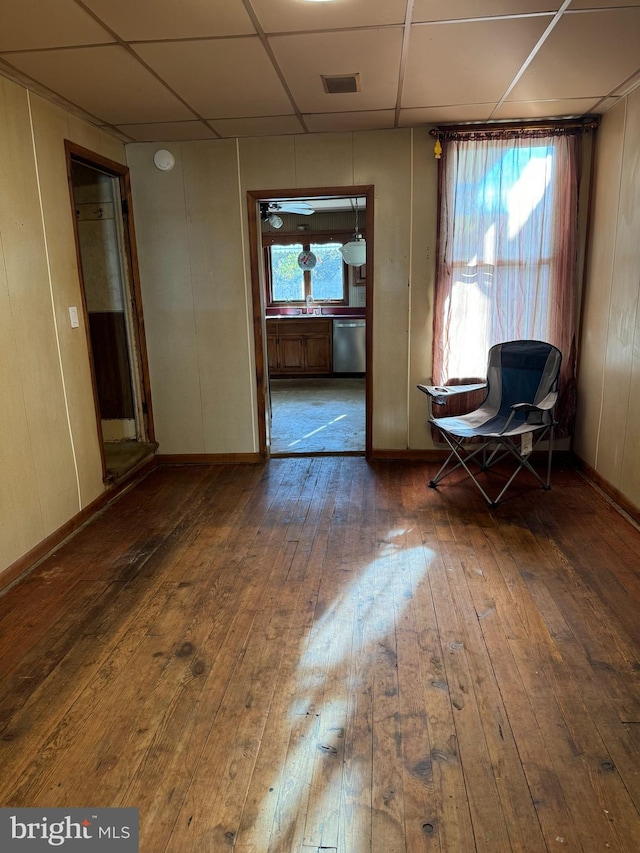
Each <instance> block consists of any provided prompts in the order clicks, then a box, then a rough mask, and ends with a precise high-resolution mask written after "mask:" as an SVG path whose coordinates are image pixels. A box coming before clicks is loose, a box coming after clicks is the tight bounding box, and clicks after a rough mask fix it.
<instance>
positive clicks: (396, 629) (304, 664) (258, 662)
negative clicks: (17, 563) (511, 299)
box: [0, 457, 640, 853]
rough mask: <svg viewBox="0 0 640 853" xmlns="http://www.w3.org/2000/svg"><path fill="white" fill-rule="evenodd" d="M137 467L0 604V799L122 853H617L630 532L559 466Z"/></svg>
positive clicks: (634, 624) (624, 842)
mask: <svg viewBox="0 0 640 853" xmlns="http://www.w3.org/2000/svg"><path fill="white" fill-rule="evenodd" d="M434 472H435V466H433V465H428V464H419V463H398V462H390V463H377V464H367V462H366V461H365V460H364V459H362V458H359V457H317V458H298V459H293V458H291V459H289V458H283V459H276V460H272V461H271V462H270V463H268V464H266V465H259V466H249V465H247V466H241V465H228V466H225V465H221V466H212V467H195V466H193V467H188V466H185V467H162V468H159V469H156V470H155V471H153V472H151V473H150V474H149V475H148V476H147V477H146V479H144V480H143V481H142V482H141V483H140V484H139V485H137V486H136V487H135V488H134V489H133V490H131V491H129V492H126V493H125V494H124V495H123V496H122V497H121V498H120V499H119V500H118V501H117V502H116V503H115V504H114V505H112V506H111V507H110V508H108V509H107V510H106V511H104V512H103V513H102V514H101V515H99V516H98V517H97V518H96V519H95V520H94V521H93V522H92V523H91V524H90V525H88V526H87V527H85V528H83V529H82V530H81V531H79V533H78V534H77V535H76V536H75V537H73V538H72V539H71V540H70V541H68V542H67V543H66V544H65V545H64V546H63V547H61V548H60V549H59V550H58V551H57V552H56V553H55V554H54V555H53V556H51V557H50V558H48V559H47V560H46V561H44V562H43V563H42V564H41V565H40V566H39V567H37V568H36V569H35V570H34V571H33V572H32V573H31V574H30V575H29V576H28V577H27V578H26V579H25V580H24V581H23V582H22V583H20V584H18V585H16V586H14V587H13V588H11V589H9V590H8V591H7V592H6V594H5V595H4V596H2V597H0V643H1V645H0V650H1V651H0V675H1V684H0V805H2V806H13V807H19V806H65V807H71V806H134V807H137V808H139V809H140V830H141V845H140V849H141V850H142V851H144V853H160V852H161V851H171V853H185V851H198V853H204V851H226V850H231V849H234V850H235V851H239V853H271V851H274V852H275V851H278V853H290V851H295V853H310V851H320V850H323V851H331V850H334V851H340V853H369V851H375V853H405V851H406V853H417V851H448V853H471V851H492V853H495V851H512V850H515V851H535V853H537V851H561V850H571V851H586V852H587V853H592V851H599V850H603V851H604V850H609V851H628V853H637V851H638V850H640V817H639V811H638V809H639V806H640V690H639V684H640V663H639V661H638V648H639V645H640V619H639V618H638V613H639V603H640V557H639V554H640V532H638V530H637V529H636V528H635V527H633V526H632V525H631V524H630V523H629V522H627V521H626V520H625V519H624V518H623V517H622V516H621V515H619V514H618V513H617V512H616V511H615V510H614V509H613V508H612V507H611V506H610V505H609V504H608V503H607V502H606V501H605V499H604V498H602V497H601V496H600V494H599V493H598V492H596V491H595V490H594V489H593V488H592V487H591V486H590V485H588V484H587V483H586V481H585V480H583V479H582V478H581V477H580V476H579V475H578V474H576V473H575V472H573V471H571V470H560V471H556V472H555V473H554V480H553V488H552V491H551V492H543V491H542V490H540V489H538V488H535V487H534V488H529V483H528V481H527V480H526V478H525V477H523V478H522V483H521V485H520V486H517V487H516V488H515V492H514V496H513V497H512V498H511V499H509V500H507V501H506V502H505V503H504V504H503V505H501V506H500V507H499V508H498V509H496V510H489V509H488V508H487V507H486V505H485V504H484V502H483V500H482V498H481V497H480V495H479V494H478V493H477V492H476V491H475V490H472V488H471V487H470V486H469V485H468V484H459V485H457V484H456V483H455V482H454V483H453V484H451V485H444V484H443V485H442V487H440V488H439V489H438V490H437V491H434V490H432V489H429V488H427V482H428V480H429V478H430V477H431V476H432V475H433V473H434Z"/></svg>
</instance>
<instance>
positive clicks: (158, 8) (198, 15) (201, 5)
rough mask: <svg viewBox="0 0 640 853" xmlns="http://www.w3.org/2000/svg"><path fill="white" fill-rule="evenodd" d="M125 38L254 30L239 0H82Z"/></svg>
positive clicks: (139, 38)
mask: <svg viewBox="0 0 640 853" xmlns="http://www.w3.org/2000/svg"><path fill="white" fill-rule="evenodd" d="M83 1H84V3H85V4H86V5H87V6H88V7H89V8H90V9H92V10H93V11H94V12H95V13H96V15H98V17H100V18H101V19H102V20H103V21H104V22H105V23H106V24H107V25H108V26H109V27H111V29H113V30H115V32H117V34H118V35H119V36H120V38H122V39H124V40H125V41H149V40H153V39H185V38H206V37H211V36H230V35H249V34H253V33H255V29H254V26H253V24H252V23H251V19H250V18H249V15H248V14H247V11H246V9H245V7H244V4H243V3H242V0H180V2H176V0H134V2H132V0H83Z"/></svg>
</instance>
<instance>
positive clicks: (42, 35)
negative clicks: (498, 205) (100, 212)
mask: <svg viewBox="0 0 640 853" xmlns="http://www.w3.org/2000/svg"><path fill="white" fill-rule="evenodd" d="M0 74H3V75H5V76H7V77H9V78H11V79H13V80H17V81H19V82H20V83H22V84H24V85H26V86H27V87H28V88H30V89H32V90H33V91H36V92H38V93H39V94H42V95H44V96H45V97H48V98H50V99H52V100H54V101H56V102H57V103H61V104H62V105H64V106H65V107H66V108H67V109H70V110H72V111H73V112H75V113H77V114H79V115H81V116H83V117H84V118H87V119H88V120H89V121H91V122H92V123H94V124H97V125H100V126H103V127H105V129H106V130H108V131H110V132H111V133H114V134H115V135H117V136H119V137H120V138H121V139H123V140H125V141H161V140H165V141H168V140H187V139H215V138H220V137H236V136H240V137H242V136H260V135H272V134H291V133H318V132H327V131H350V130H363V129H374V128H392V127H411V126H420V125H425V124H429V125H431V124H437V123H443V122H469V121H472V122H483V121H497V120H514V119H540V118H550V117H559V116H582V115H588V114H593V113H602V112H605V111H606V110H607V109H608V108H610V107H611V106H612V105H613V104H615V102H616V101H617V99H618V98H620V97H621V96H622V95H624V94H625V93H627V92H628V91H630V90H631V89H632V88H634V87H635V86H636V85H638V83H639V82H640V0H564V2H561V0H446V2H443V0H332V2H310V0H180V2H176V0H56V2H51V0H2V3H1V6H0ZM352 74H353V75H354V74H357V75H359V90H358V91H355V92H347V93H344V92H342V93H337V94H329V93H327V91H326V90H325V86H324V84H323V76H324V77H327V76H348V75H352Z"/></svg>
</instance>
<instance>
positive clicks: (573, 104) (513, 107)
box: [491, 98, 598, 120]
mask: <svg viewBox="0 0 640 853" xmlns="http://www.w3.org/2000/svg"><path fill="white" fill-rule="evenodd" d="M597 103H598V101H597V99H594V98H569V99H567V100H558V101H505V103H503V104H502V105H501V106H499V107H498V109H497V110H496V111H495V113H494V114H493V115H492V116H491V118H494V119H512V120H517V119H529V118H561V117H563V116H565V117H566V116H582V115H586V114H588V113H591V112H592V111H593V110H594V108H595V106H596V104H597Z"/></svg>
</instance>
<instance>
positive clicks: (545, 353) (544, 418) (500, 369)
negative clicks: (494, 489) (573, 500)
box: [418, 341, 562, 507]
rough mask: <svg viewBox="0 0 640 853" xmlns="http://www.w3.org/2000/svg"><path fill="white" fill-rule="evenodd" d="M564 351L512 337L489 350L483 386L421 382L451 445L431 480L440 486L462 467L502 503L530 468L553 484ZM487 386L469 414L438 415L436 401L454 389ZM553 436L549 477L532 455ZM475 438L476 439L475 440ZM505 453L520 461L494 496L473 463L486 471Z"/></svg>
mask: <svg viewBox="0 0 640 853" xmlns="http://www.w3.org/2000/svg"><path fill="white" fill-rule="evenodd" d="M561 361H562V354H561V352H560V350H558V349H556V347H554V346H552V345H551V344H548V343H545V342H544V341H509V342H507V343H502V344H496V345H495V346H493V347H491V349H490V350H489V363H488V366H487V381H486V382H483V383H481V384H478V385H457V386H456V385H448V386H436V385H418V388H419V389H420V390H421V391H424V393H425V394H427V395H428V396H429V401H428V402H429V423H430V424H433V426H434V427H436V428H437V429H438V430H440V432H441V433H442V435H443V437H444V439H445V441H446V442H447V444H448V445H449V447H450V448H451V453H450V454H449V456H448V457H447V460H446V461H445V463H444V465H443V466H442V468H440V470H439V471H438V473H437V474H436V476H435V477H434V478H433V480H431V481H430V482H429V485H430V486H431V487H432V488H435V487H436V486H437V485H438V484H439V483H440V482H441V481H442V480H443V479H444V478H445V477H448V476H449V474H451V473H452V472H453V471H455V470H456V469H457V468H460V467H461V466H462V467H463V468H464V469H465V471H466V472H467V474H468V475H469V476H470V477H471V479H472V480H473V482H474V483H475V484H476V486H477V487H478V488H479V489H480V491H481V493H482V496H483V497H484V499H485V500H486V501H487V503H488V504H489V506H491V507H494V506H496V505H497V504H498V503H499V501H500V500H501V498H502V497H503V495H504V494H505V492H506V491H507V489H508V488H509V486H510V485H511V483H512V482H513V481H514V479H515V478H516V476H517V475H518V473H519V472H520V471H521V470H522V469H523V468H526V469H527V470H528V471H530V472H531V473H532V474H533V476H534V477H535V478H536V479H537V480H538V481H539V482H540V483H541V484H542V487H543V488H544V489H550V488H551V453H552V445H553V431H554V427H555V426H556V421H554V419H553V408H554V406H555V404H556V400H557V398H558V390H557V388H558V373H559V372H560V363H561ZM480 388H486V389H487V393H486V396H485V398H484V401H483V402H482V404H481V405H480V406H479V408H477V409H475V410H474V411H472V412H469V414H466V415H458V416H455V417H446V418H437V417H434V416H433V411H432V406H433V405H444V403H445V401H446V399H447V398H448V397H450V396H451V395H452V394H460V393H463V392H466V391H472V390H478V389H480ZM547 435H548V439H549V445H548V458H547V479H546V481H545V480H543V479H542V477H540V475H539V474H538V472H537V471H535V470H534V468H533V467H532V465H531V463H530V460H529V457H530V456H531V453H532V451H533V450H534V449H535V448H536V447H537V445H538V444H539V443H540V441H542V440H543V439H544V438H545V437H546V436H547ZM470 440H474V441H472V442H471V441H470ZM505 457H509V458H513V459H515V461H516V469H515V471H514V472H513V474H512V475H511V477H510V478H509V480H508V481H507V483H506V485H505V486H504V487H503V489H502V491H501V492H500V493H499V494H498V496H497V497H496V498H495V499H494V500H492V499H491V498H490V497H489V495H488V494H487V492H486V491H485V490H484V488H483V487H482V485H481V483H480V482H479V481H478V479H477V477H476V476H475V474H474V473H473V471H472V470H471V468H470V463H475V464H478V465H479V467H480V471H486V470H487V469H488V468H490V467H491V466H492V465H495V464H496V463H497V462H499V461H501V460H502V459H504V458H505Z"/></svg>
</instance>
